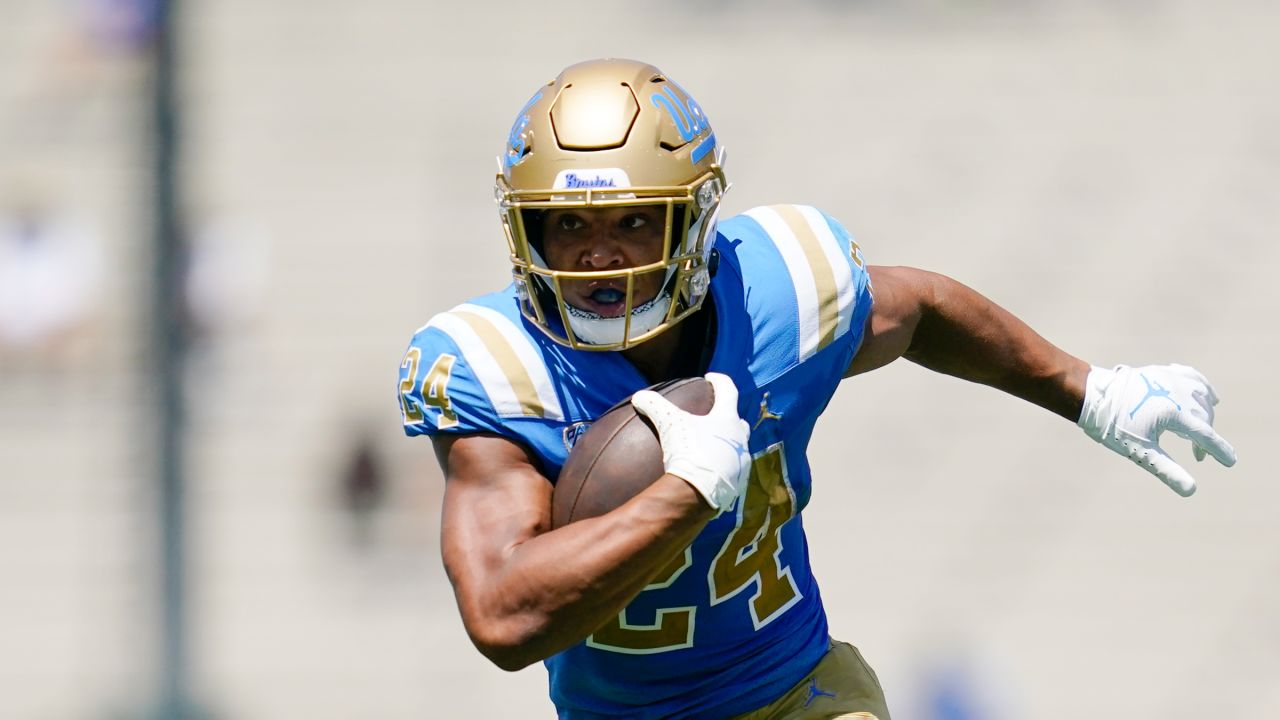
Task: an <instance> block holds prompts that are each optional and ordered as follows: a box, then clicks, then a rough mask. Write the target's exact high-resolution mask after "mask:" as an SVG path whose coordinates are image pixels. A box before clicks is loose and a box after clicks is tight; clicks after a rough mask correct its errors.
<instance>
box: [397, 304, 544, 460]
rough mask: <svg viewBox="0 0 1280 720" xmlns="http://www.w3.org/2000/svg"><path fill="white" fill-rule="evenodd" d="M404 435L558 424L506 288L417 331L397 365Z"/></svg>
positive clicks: (537, 359) (535, 352)
mask: <svg viewBox="0 0 1280 720" xmlns="http://www.w3.org/2000/svg"><path fill="white" fill-rule="evenodd" d="M398 391H399V396H400V406H401V413H402V415H403V419H404V424H405V432H407V433H408V434H410V435H418V434H423V433H426V434H435V433H437V432H479V431H490V432H499V433H501V432H504V430H505V423H506V422H508V421H509V420H511V419H517V418H521V419H546V420H554V421H559V420H563V419H564V411H563V409H562V406H561V403H560V400H559V397H558V395H557V393H556V390H555V387H554V385H553V383H552V379H551V376H550V372H549V371H548V369H547V366H546V363H545V362H544V360H543V355H542V352H541V348H540V344H539V342H538V338H535V337H534V336H533V335H532V334H531V333H530V331H529V329H528V326H527V325H526V323H524V321H523V319H522V318H521V317H520V313H519V309H518V307H517V305H516V302H515V296H514V293H513V292H512V291H510V290H507V291H503V292H498V293H494V294H491V295H485V296H482V297H479V298H475V299H473V300H470V301H468V302H465V303H463V304H461V305H458V306H456V307H454V308H452V309H450V310H448V311H446V312H442V313H439V314H438V315H435V316H434V317H432V318H431V319H430V320H429V321H428V322H427V323H426V324H425V325H423V326H422V327H420V328H418V330H417V331H416V332H415V333H414V335H413V338H412V339H411V340H410V342H409V347H408V348H407V349H406V351H405V355H404V359H403V360H402V362H401V364H400V383H399V388H398Z"/></svg>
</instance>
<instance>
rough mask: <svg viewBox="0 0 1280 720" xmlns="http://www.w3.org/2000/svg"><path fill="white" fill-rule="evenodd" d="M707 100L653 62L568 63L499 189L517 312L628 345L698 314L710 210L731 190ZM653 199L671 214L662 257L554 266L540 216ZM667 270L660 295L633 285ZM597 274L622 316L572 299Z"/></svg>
mask: <svg viewBox="0 0 1280 720" xmlns="http://www.w3.org/2000/svg"><path fill="white" fill-rule="evenodd" d="M715 149H716V148H715V135H714V133H713V132H712V131H711V128H710V125H709V124H708V123H707V120H706V116H705V114H704V113H703V112H702V109H701V107H699V106H698V104H697V103H696V102H695V101H694V100H693V99H692V98H691V97H689V96H688V94H687V93H685V92H684V90H683V89H681V88H680V87H679V86H678V85H676V84H675V83H674V82H671V81H670V80H669V79H668V78H667V77H666V76H665V75H663V74H662V72H661V71H659V70H658V69H657V68H654V67H653V66H651V65H645V64H643V63H638V62H634V61H627V60H596V61H590V62H586V63H581V64H579V65H574V66H572V67H570V68H567V69H566V70H565V71H564V72H562V73H561V74H560V76H559V77H557V78H556V79H555V80H553V81H552V82H551V83H548V84H547V85H546V86H545V87H543V88H541V89H540V90H539V91H538V93H536V94H535V95H534V97H533V99H532V100H530V101H529V103H527V104H526V105H525V107H524V108H523V109H522V110H521V113H520V115H519V116H518V117H517V118H516V122H515V124H514V125H513V127H512V130H511V135H510V137H509V138H508V143H507V151H506V154H505V156H504V157H502V158H500V159H499V164H500V166H501V172H500V173H499V175H498V177H497V183H496V186H495V199H496V200H497V202H498V206H499V215H500V218H501V221H502V227H503V231H504V234H505V235H506V238H507V243H508V249H509V250H510V253H511V263H512V274H513V278H514V281H515V283H516V289H517V292H518V294H519V299H520V307H521V312H522V313H523V314H524V315H525V317H526V318H527V319H528V320H529V321H530V322H532V323H534V324H535V325H537V326H538V327H539V328H540V329H542V331H543V332H545V333H546V334H547V335H548V336H550V337H551V338H552V339H554V340H555V341H556V342H559V343H561V344H564V345H568V346H570V347H573V348H576V349H583V350H621V349H625V348H628V347H632V346H634V345H636V344H637V343H640V342H644V341H645V340H648V339H650V338H652V337H654V336H656V335H658V334H660V333H661V332H663V331H665V330H667V329H668V328H670V327H672V326H673V325H675V324H676V323H678V322H679V321H680V320H682V319H684V318H685V317H687V316H688V315H690V314H692V313H693V312H695V311H696V310H697V309H698V308H699V307H700V306H701V304H702V301H703V299H704V298H705V297H706V293H707V289H708V287H709V284H710V276H709V268H708V260H709V259H710V255H711V250H712V245H713V243H714V240H715V218H716V214H717V211H718V209H719V204H720V198H721V197H722V196H723V194H724V192H725V190H726V189H727V183H726V181H725V178H724V173H723V172H722V171H721V169H720V165H719V162H718V161H719V159H720V157H719V155H718V154H717V153H716V152H714V150H715ZM639 206H646V207H649V208H654V209H656V210H657V214H658V216H660V217H663V218H664V222H663V228H662V231H663V242H662V253H661V257H660V258H658V259H657V260H656V261H655V262H650V263H647V264H643V265H638V266H635V267H627V268H609V269H605V270H589V269H580V268H567V269H566V268H552V267H549V266H548V264H547V262H546V261H545V260H544V256H543V253H542V247H541V237H542V228H541V227H540V226H539V223H540V215H541V213H542V212H544V211H548V210H555V209H569V208H625V207H639ZM648 273H662V274H663V279H662V283H661V287H660V289H659V290H658V293H657V295H656V296H655V297H652V298H647V297H638V296H637V294H636V290H637V285H640V284H644V285H650V283H645V282H638V280H640V279H641V278H642V277H643V276H645V275H646V274H648ZM589 281H599V282H605V283H608V284H610V285H612V286H614V287H617V288H620V289H621V288H625V297H624V305H623V312H622V313H621V315H620V316H618V317H603V316H598V315H595V314H594V313H592V312H590V311H589V310H585V309H582V308H580V307H576V306H574V305H573V304H571V303H570V302H569V301H568V299H567V293H566V289H567V287H568V286H571V285H572V284H574V283H578V284H581V283H582V282H589Z"/></svg>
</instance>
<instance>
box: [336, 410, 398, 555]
mask: <svg viewBox="0 0 1280 720" xmlns="http://www.w3.org/2000/svg"><path fill="white" fill-rule="evenodd" d="M372 437H373V436H372V433H370V432H368V431H365V432H360V433H358V434H357V436H356V440H355V442H354V443H353V444H352V445H351V447H350V449H349V450H348V451H347V459H346V462H345V463H344V465H343V469H342V474H341V476H340V477H339V479H338V480H339V488H338V489H339V493H340V497H341V500H342V508H343V510H345V511H346V516H347V519H348V521H349V524H350V527H351V542H352V545H353V546H354V547H355V548H356V549H357V550H366V549H369V548H370V547H371V545H372V544H373V540H374V537H373V525H374V520H375V517H376V515H377V512H378V510H379V509H380V508H382V506H383V505H384V504H385V502H386V499H387V477H386V473H385V468H384V463H383V461H382V458H381V455H380V453H379V452H378V447H377V445H376V444H375V443H374V442H373V440H372Z"/></svg>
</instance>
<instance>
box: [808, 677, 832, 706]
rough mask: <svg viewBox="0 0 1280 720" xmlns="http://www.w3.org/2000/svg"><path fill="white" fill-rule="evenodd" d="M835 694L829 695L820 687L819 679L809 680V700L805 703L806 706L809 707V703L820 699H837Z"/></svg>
mask: <svg viewBox="0 0 1280 720" xmlns="http://www.w3.org/2000/svg"><path fill="white" fill-rule="evenodd" d="M835 696H836V694H835V693H829V692H827V691H826V690H823V689H821V688H819V687H818V678H809V699H808V700H805V701H804V706H805V707H809V703H811V702H813V701H814V700H817V699H818V698H819V697H829V698H833V697H835Z"/></svg>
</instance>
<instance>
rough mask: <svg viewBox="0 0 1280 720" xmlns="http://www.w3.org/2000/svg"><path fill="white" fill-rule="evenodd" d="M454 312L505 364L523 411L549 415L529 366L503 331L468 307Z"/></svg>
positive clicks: (534, 415) (502, 366) (491, 352)
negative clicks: (468, 310) (526, 368)
mask: <svg viewBox="0 0 1280 720" xmlns="http://www.w3.org/2000/svg"><path fill="white" fill-rule="evenodd" d="M452 315H453V316H454V317H456V318H458V319H460V320H462V321H463V322H465V323H466V324H467V325H468V326H469V327H470V328H471V329H472V331H474V332H475V334H476V335H477V336H478V337H479V338H480V342H482V343H484V346H485V349H486V350H488V351H489V354H490V355H492V356H493V359H494V360H496V361H497V363H498V367H500V368H502V372H503V374H505V375H506V376H507V382H508V383H510V384H511V390H512V391H513V392H514V393H515V396H516V399H517V400H518V401H519V402H520V409H521V412H522V413H523V414H524V415H529V416H532V417H543V416H545V415H546V414H547V411H546V408H545V407H544V406H543V404H542V399H541V398H539V397H538V391H537V389H536V388H535V387H534V384H533V379H532V378H531V377H530V376H529V372H528V371H527V370H525V367H524V363H522V362H520V358H519V356H517V355H516V351H515V348H513V347H511V343H510V342H508V341H507V339H506V338H505V337H503V336H502V331H500V330H499V329H498V328H497V327H495V326H494V325H493V323H492V322H490V321H489V319H488V318H485V317H482V316H480V315H478V314H476V313H472V312H467V311H466V310H465V309H461V308H455V309H454V310H453V312H452Z"/></svg>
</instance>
